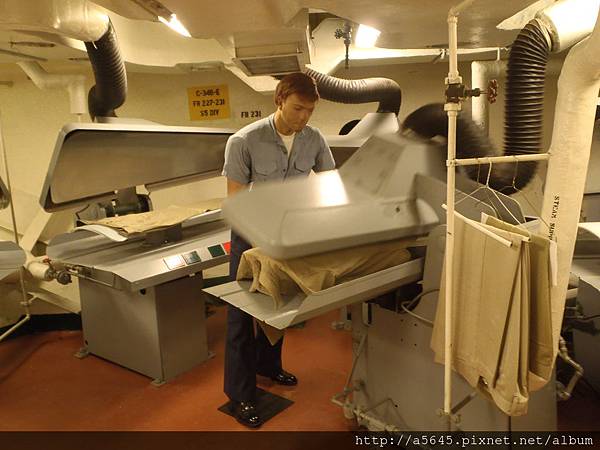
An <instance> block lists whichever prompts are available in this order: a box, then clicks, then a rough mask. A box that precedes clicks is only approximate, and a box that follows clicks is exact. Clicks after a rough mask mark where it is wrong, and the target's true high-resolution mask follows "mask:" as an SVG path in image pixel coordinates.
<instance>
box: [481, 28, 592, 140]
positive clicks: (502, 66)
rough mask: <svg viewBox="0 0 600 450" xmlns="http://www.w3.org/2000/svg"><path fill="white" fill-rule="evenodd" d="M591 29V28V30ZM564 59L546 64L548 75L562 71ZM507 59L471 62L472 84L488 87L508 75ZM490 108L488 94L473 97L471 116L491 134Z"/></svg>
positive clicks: (482, 87)
mask: <svg viewBox="0 0 600 450" xmlns="http://www.w3.org/2000/svg"><path fill="white" fill-rule="evenodd" d="M590 31H591V30H590ZM562 64H563V63H562V61H560V60H551V61H548V65H547V66H546V75H556V74H558V73H560V69H561V68H562ZM506 66H507V61H506V60H495V61H473V62H472V63H471V85H472V86H473V87H474V88H479V89H481V90H485V89H487V85H488V83H489V81H490V80H493V79H496V78H498V77H505V76H506ZM489 108H490V103H489V102H488V99H487V95H485V94H482V95H480V96H479V97H472V98H471V118H472V119H473V121H474V122H475V123H476V124H477V125H479V126H480V127H481V128H482V129H484V130H485V132H486V134H489Z"/></svg>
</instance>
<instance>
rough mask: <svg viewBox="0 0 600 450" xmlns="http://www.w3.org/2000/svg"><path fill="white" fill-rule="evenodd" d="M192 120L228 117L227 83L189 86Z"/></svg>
mask: <svg viewBox="0 0 600 450" xmlns="http://www.w3.org/2000/svg"><path fill="white" fill-rule="evenodd" d="M188 101H189V107H190V120H218V119H228V118H229V115H230V110H229V88H228V87H227V85H226V84H219V85H215V86H196V87H190V88H188Z"/></svg>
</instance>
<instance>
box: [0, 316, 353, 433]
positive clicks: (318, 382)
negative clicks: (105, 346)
mask: <svg viewBox="0 0 600 450" xmlns="http://www.w3.org/2000/svg"><path fill="white" fill-rule="evenodd" d="M225 313H226V311H225V308H218V309H217V313H216V314H215V315H213V316H211V317H210V318H209V319H208V336H209V348H210V349H211V350H212V351H214V352H215V354H216V356H215V357H214V358H212V359H210V360H209V361H207V362H205V363H204V364H202V365H200V366H198V367H196V368H195V369H193V370H191V371H189V372H186V373H184V374H182V375H180V376H179V377H177V378H175V379H174V380H172V381H170V382H169V383H166V384H165V385H163V386H161V387H155V386H153V385H151V384H150V381H151V380H150V379H149V378H147V377H145V376H143V375H140V374H137V373H135V372H133V371H130V370H127V369H124V368H122V367H119V366H117V365H115V364H112V363H109V362H107V361H105V360H102V359H100V358H97V357H95V356H88V357H87V358H84V359H82V360H80V359H77V358H75V357H73V354H74V353H75V352H76V351H77V350H78V349H79V347H80V346H81V344H82V337H81V332H64V331H63V332H51V333H40V334H36V335H30V336H24V337H19V338H16V339H10V340H9V341H6V342H4V343H2V345H0V399H1V400H0V403H1V405H2V407H1V408H0V430H4V431H6V430H12V431H16V430H18V431H30V430H53V431H57V430H63V431H73V430H100V431H104V430H111V431H114V430H160V431H164V430H211V431H212V430H245V428H244V427H243V426H241V425H239V424H238V423H237V422H236V421H235V420H233V419H232V418H231V417H229V416H226V415H225V414H223V413H221V412H219V411H217V408H218V407H219V406H221V405H222V404H223V403H225V401H226V400H227V398H226V397H225V395H224V394H223V391H222V386H223V347H224V329H225ZM338 316H339V313H338V312H333V313H331V314H326V315H324V316H321V317H319V318H316V319H311V320H310V321H308V322H307V323H306V326H305V327H304V328H300V329H290V330H288V331H287V332H286V343H285V345H284V354H283V358H284V368H285V369H287V370H289V371H291V372H293V373H294V374H295V375H297V377H298V379H299V381H300V382H299V384H298V386H297V387H295V388H289V387H282V386H279V385H274V384H272V383H271V382H270V381H269V380H267V379H262V380H261V384H260V386H261V387H263V388H264V389H267V390H269V391H270V392H273V393H275V394H278V395H281V396H284V397H287V398H289V399H291V400H293V401H294V402H295V403H294V404H293V405H292V406H291V407H290V408H288V409H287V410H285V411H284V412H283V413H281V414H279V415H278V416H276V417H274V418H273V419H271V420H270V421H269V422H267V423H266V424H265V425H264V426H263V427H262V428H261V430H264V431H274V430H289V431H293V430H351V429H353V424H352V422H350V421H347V420H346V419H344V416H343V414H342V410H341V409H340V408H339V407H337V406H335V405H334V404H333V403H331V401H330V399H331V397H332V396H333V395H334V394H336V393H338V392H339V391H341V390H342V389H343V386H344V383H345V381H346V377H347V374H348V372H349V370H350V367H351V351H352V350H351V338H350V333H349V332H348V331H335V330H333V329H332V328H331V326H330V324H331V322H332V321H333V320H336V319H337V317H338Z"/></svg>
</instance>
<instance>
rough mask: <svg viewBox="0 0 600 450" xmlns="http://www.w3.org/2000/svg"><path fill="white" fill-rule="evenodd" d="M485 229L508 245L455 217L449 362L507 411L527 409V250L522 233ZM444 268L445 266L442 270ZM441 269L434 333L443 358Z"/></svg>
mask: <svg viewBox="0 0 600 450" xmlns="http://www.w3.org/2000/svg"><path fill="white" fill-rule="evenodd" d="M480 226H481V227H486V228H487V229H488V230H489V231H492V232H493V233H494V234H497V235H498V236H500V237H501V238H503V239H505V240H507V241H508V242H509V243H510V246H506V245H504V244H503V243H501V242H499V241H498V240H496V239H494V238H493V237H490V236H489V235H488V234H485V233H484V232H482V231H481V230H480V229H478V228H475V227H474V226H472V225H470V224H469V223H467V222H465V221H463V220H461V219H456V220H455V230H454V231H455V235H454V236H455V250H454V274H455V277H454V281H453V284H454V286H453V311H452V313H453V326H452V346H453V354H452V365H453V368H454V369H455V370H456V371H458V372H459V373H460V374H461V375H463V376H464V377H465V379H466V380H467V382H468V383H469V384H470V385H471V386H473V387H477V388H478V389H479V390H481V391H482V392H484V393H485V394H486V395H487V396H489V397H491V399H492V400H493V401H494V403H496V405H497V406H498V407H499V408H500V409H501V410H502V411H504V412H505V413H506V414H508V415H511V416H513V415H522V414H525V413H526V412H527V401H528V388H527V370H528V363H527V361H528V358H529V355H528V340H529V337H528V333H529V331H528V328H529V323H528V318H527V317H523V316H524V315H525V316H526V315H527V311H528V309H529V288H528V284H529V267H528V260H529V253H528V248H527V247H526V246H525V245H523V244H524V243H523V237H522V236H520V235H518V234H515V233H510V232H508V231H504V230H499V229H497V228H494V227H489V226H485V225H480ZM444 272H445V270H444ZM444 279H445V273H444V274H442V286H441V290H440V296H439V298H440V301H439V302H438V307H437V311H436V318H435V322H434V328H433V333H432V340H431V347H432V349H433V350H434V353H435V360H436V362H440V363H443V361H444V315H445V302H444V298H445V285H444V282H443V281H444Z"/></svg>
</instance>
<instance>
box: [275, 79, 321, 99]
mask: <svg viewBox="0 0 600 450" xmlns="http://www.w3.org/2000/svg"><path fill="white" fill-rule="evenodd" d="M292 94H297V95H298V96H299V97H302V98H303V99H304V100H308V101H310V102H316V101H317V100H319V91H318V90H317V83H316V82H315V79H314V78H313V77H311V76H309V75H306V74H305V73H302V72H296V73H290V74H289V75H286V76H285V77H283V78H282V79H281V80H280V81H279V83H278V84H277V87H276V88H275V104H276V105H277V106H279V105H281V103H282V102H283V101H284V100H285V99H286V98H288V97H289V96H290V95H292Z"/></svg>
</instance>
